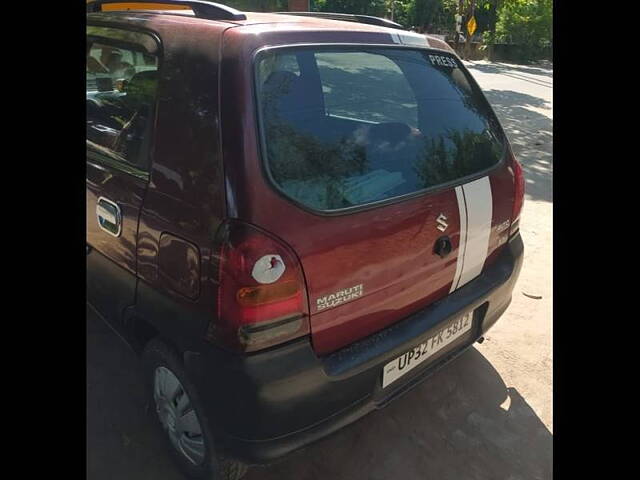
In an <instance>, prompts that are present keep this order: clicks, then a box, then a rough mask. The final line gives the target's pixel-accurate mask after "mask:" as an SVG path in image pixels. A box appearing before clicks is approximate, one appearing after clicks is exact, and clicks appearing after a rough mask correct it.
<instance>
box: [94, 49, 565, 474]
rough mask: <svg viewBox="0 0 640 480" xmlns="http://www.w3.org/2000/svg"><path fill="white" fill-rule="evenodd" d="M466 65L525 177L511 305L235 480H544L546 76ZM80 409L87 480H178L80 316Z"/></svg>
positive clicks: (137, 393)
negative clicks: (328, 430)
mask: <svg viewBox="0 0 640 480" xmlns="http://www.w3.org/2000/svg"><path fill="white" fill-rule="evenodd" d="M468 65H469V67H470V68H471V69H472V72H473V74H474V76H475V77H476V78H477V80H478V82H479V83H480V84H481V86H482V87H483V89H485V91H486V93H487V96H488V98H489V100H490V102H491V103H492V104H493V105H494V107H495V109H496V111H497V113H498V115H499V116H500V118H501V121H502V122H503V125H504V126H505V128H506V130H507V133H508V135H509V137H510V139H511V141H512V143H513V146H514V150H515V152H516V155H517V156H518V158H519V159H520V161H521V162H522V163H523V165H524V170H525V175H526V181H527V185H526V188H527V201H526V203H525V209H524V213H523V219H522V227H521V228H522V234H523V237H524V241H525V245H526V249H527V250H526V255H525V264H524V267H523V271H522V274H521V277H520V280H519V282H518V284H517V285H516V290H515V292H514V300H513V303H512V305H511V307H510V308H509V310H508V311H507V313H506V314H505V315H504V317H503V318H502V319H501V320H500V322H499V323H498V325H497V326H496V327H494V329H493V330H492V331H491V332H490V334H489V335H488V336H487V340H486V341H485V342H484V343H483V344H482V345H476V346H475V347H474V348H472V349H471V350H470V351H469V352H468V353H467V354H466V355H464V356H463V357H461V358H460V359H458V360H456V361H455V362H454V363H453V364H451V365H450V366H449V367H448V368H446V369H444V370H443V371H440V372H438V373H437V374H435V375H434V376H433V377H431V379H430V380H429V381H428V382H426V383H424V384H423V385H421V386H420V387H419V388H417V389H415V390H414V391H412V392H411V393H409V394H408V395H406V396H404V397H402V398H400V399H399V400H398V401H396V402H394V403H393V404H391V405H390V406H389V407H388V408H386V409H384V410H382V411H379V412H374V413H373V414H371V415H369V416H368V417H366V418H364V419H362V420H361V421H359V422H357V423H356V424H354V425H352V426H351V427H349V428H347V429H344V430H342V431H340V432H338V433H337V434H336V435H334V436H332V437H330V438H327V439H325V440H323V441H321V442H319V443H318V444H315V445H313V446H311V447H309V448H308V449H306V450H303V451H301V452H298V453H296V454H294V455H293V456H291V457H289V458H288V459H286V460H285V461H283V462H281V463H279V464H277V465H274V466H270V467H267V468H260V469H254V470H252V471H250V472H249V473H248V475H247V477H246V478H247V480H275V479H280V480H286V479H296V480H305V479H309V480H311V479H332V480H334V479H335V480H346V479H354V478H365V479H372V480H373V479H375V480H387V479H389V480H390V479H405V480H418V479H421V480H422V479H432V478H433V479H439V480H445V479H452V480H453V479H456V480H462V479H477V480H480V479H487V480H488V479H492V480H502V479H504V480H521V479H522V480H524V479H545V480H546V479H550V478H551V461H552V446H551V444H552V416H551V380H552V378H551V322H552V319H551V305H552V303H551V302H552V297H551V294H552V284H551V279H552V277H551V258H552V251H551V232H552V231H551V220H552V216H551V215H552V191H551V172H552V153H551V152H552V141H551V134H552V111H551V103H550V102H551V82H552V76H553V72H552V70H551V68H549V67H529V66H516V65H505V64H495V63H486V62H474V63H473V64H472V63H469V64H468ZM524 294H528V295H534V296H542V298H541V299H533V298H530V297H528V296H525V295H524ZM87 410H88V411H87V464H88V467H87V470H88V471H87V475H88V478H90V479H91V480H103V479H105V480H106V479H118V480H126V479H135V480H143V479H153V480H174V479H181V478H182V477H181V476H180V474H179V473H178V472H177V471H176V469H175V468H174V466H173V464H172V463H171V461H170V459H169V458H168V456H167V455H166V451H165V445H164V443H163V442H162V441H161V440H160V439H159V438H156V437H155V435H154V430H153V429H152V428H151V418H150V417H149V416H148V415H149V414H146V413H145V400H144V395H143V389H142V382H141V378H140V372H139V370H138V364H137V362H136V359H135V357H134V355H133V354H132V353H131V352H129V350H127V348H126V347H124V346H123V345H122V344H121V342H120V340H119V339H118V338H117V337H116V336H115V335H114V334H113V333H111V331H110V330H109V329H108V328H107V327H105V326H104V325H102V324H101V323H100V321H99V320H97V319H96V318H95V317H94V316H93V315H91V314H89V312H88V315H87Z"/></svg>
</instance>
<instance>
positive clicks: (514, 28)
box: [494, 0, 553, 56]
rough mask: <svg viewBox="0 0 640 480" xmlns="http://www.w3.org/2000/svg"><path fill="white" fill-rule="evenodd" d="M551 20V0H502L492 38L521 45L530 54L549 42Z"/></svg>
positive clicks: (498, 41)
mask: <svg viewBox="0 0 640 480" xmlns="http://www.w3.org/2000/svg"><path fill="white" fill-rule="evenodd" d="M552 21H553V11H552V4H551V0H503V1H502V2H501V6H500V9H499V11H498V21H497V23H496V32H495V39H494V41H495V42H496V43H513V44H516V45H521V46H523V47H525V54H526V55H527V56H533V55H535V54H536V53H537V52H538V51H539V50H540V49H541V48H544V47H546V46H548V45H549V44H550V43H551V41H552Z"/></svg>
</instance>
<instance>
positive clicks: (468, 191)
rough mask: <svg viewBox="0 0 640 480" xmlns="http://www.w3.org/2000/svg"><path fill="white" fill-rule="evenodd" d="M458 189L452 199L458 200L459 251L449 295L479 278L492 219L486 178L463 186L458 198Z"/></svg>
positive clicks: (489, 190) (488, 185)
mask: <svg viewBox="0 0 640 480" xmlns="http://www.w3.org/2000/svg"><path fill="white" fill-rule="evenodd" d="M458 188H460V187H457V188H456V197H457V198H458V210H460V247H459V251H458V261H457V263H456V275H455V276H454V281H453V283H452V285H451V290H450V292H451V291H453V290H455V289H457V288H460V287H462V286H463V285H465V284H466V283H468V282H470V281H471V280H473V279H474V278H476V277H477V276H478V275H480V272H481V271H482V268H483V267H484V262H485V260H486V259H487V252H488V249H489V235H490V234H491V220H492V216H493V198H492V196H491V182H490V181H489V177H483V178H480V179H478V180H475V181H473V182H471V183H467V184H466V185H463V186H462V187H461V193H460V194H459V193H458ZM461 203H462V205H463V206H461ZM463 208H464V213H465V218H464V219H463V215H462V209H463ZM458 270H460V272H458Z"/></svg>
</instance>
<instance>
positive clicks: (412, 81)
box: [256, 47, 504, 210]
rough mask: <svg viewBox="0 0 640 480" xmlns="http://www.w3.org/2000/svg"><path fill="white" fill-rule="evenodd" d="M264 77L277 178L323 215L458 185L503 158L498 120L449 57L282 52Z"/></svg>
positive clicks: (260, 77) (260, 85)
mask: <svg viewBox="0 0 640 480" xmlns="http://www.w3.org/2000/svg"><path fill="white" fill-rule="evenodd" d="M294 59H295V60H294ZM284 66H286V68H285V67H284ZM256 77H257V92H258V100H259V109H260V115H259V117H260V122H261V125H260V127H261V128H260V130H261V133H262V136H263V141H264V151H265V157H266V159H265V160H266V163H267V168H268V171H269V174H270V176H271V178H272V180H273V181H274V183H275V184H276V186H277V187H278V188H279V189H280V190H281V191H282V192H283V193H284V194H285V195H287V196H288V197H290V198H292V199H293V200H295V201H297V202H299V203H302V204H303V205H305V206H307V207H310V208H313V209H316V210H336V209H341V208H348V207H353V206H358V205H364V204H368V203H373V202H378V201H384V200H387V199H390V198H394V197H400V196H404V195H409V194H412V193H415V192H419V191H422V190H425V189H429V188H432V187H436V186H439V185H443V184H447V183H450V182H455V181H457V180H460V179H462V178H464V177H468V176H470V175H474V174H477V173H480V172H482V171H484V170H486V169H488V168H490V167H492V166H494V165H496V164H497V163H498V162H500V160H501V158H502V156H503V152H504V141H503V139H502V136H501V130H500V128H499V125H498V124H497V121H496V119H495V117H494V115H493V114H492V112H491V111H490V109H489V108H488V105H487V104H486V102H485V101H484V99H483V97H482V95H481V93H480V92H479V91H478V90H477V89H476V87H475V86H473V85H472V84H471V83H470V82H469V79H468V78H467V76H466V74H465V73H464V72H463V71H462V70H461V68H460V65H459V63H458V60H457V59H456V58H455V57H453V56H450V55H447V54H443V53H437V54H436V53H433V52H428V51H424V50H411V49H398V48H384V47H380V48H365V47H363V48H357V47H313V48H308V47H307V48H305V47H300V48H286V49H272V50H267V51H265V52H262V54H261V55H260V56H259V57H258V61H257V73H256Z"/></svg>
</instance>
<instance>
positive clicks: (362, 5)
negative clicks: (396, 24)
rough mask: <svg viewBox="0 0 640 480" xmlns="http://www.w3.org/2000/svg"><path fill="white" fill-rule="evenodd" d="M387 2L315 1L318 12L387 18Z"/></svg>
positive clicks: (362, 0) (383, 0) (373, 0)
mask: <svg viewBox="0 0 640 480" xmlns="http://www.w3.org/2000/svg"><path fill="white" fill-rule="evenodd" d="M386 3H387V2H386V1H385V0H315V1H314V2H313V6H314V8H313V9H314V10H315V11H317V12H336V13H355V14H359V15H373V16H376V17H384V16H387V13H388V12H387V4H386Z"/></svg>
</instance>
